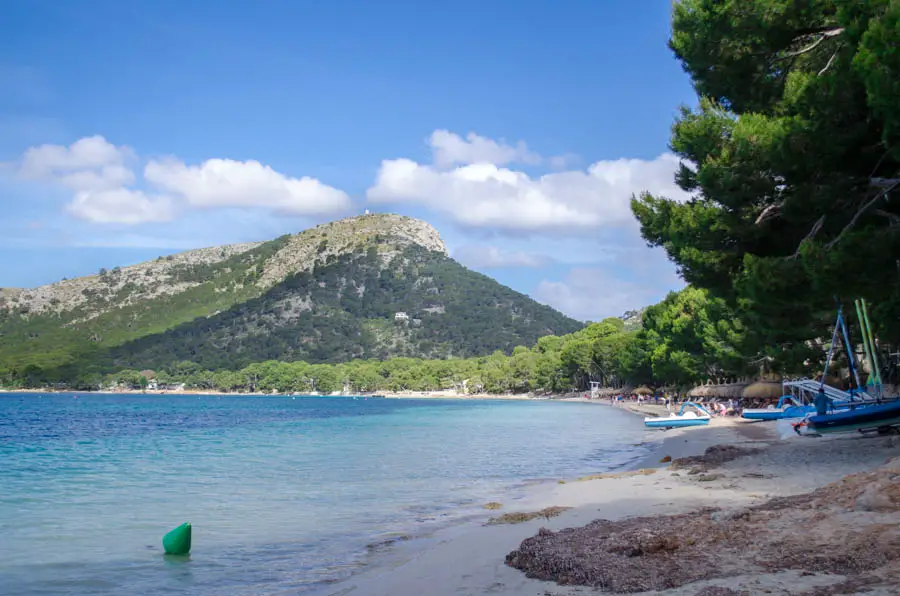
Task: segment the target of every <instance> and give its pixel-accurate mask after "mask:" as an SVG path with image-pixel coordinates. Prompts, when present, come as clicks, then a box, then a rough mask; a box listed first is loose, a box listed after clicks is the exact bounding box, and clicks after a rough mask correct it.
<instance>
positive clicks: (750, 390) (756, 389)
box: [741, 381, 784, 399]
mask: <svg viewBox="0 0 900 596" xmlns="http://www.w3.org/2000/svg"><path fill="white" fill-rule="evenodd" d="M783 393H784V390H783V389H782V387H781V383H776V382H774V381H757V382H755V383H751V384H749V385H747V387H746V388H744V390H743V392H742V393H741V397H747V398H751V399H778V398H779V397H781V396H782V394H783Z"/></svg>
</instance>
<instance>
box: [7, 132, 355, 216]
mask: <svg viewBox="0 0 900 596" xmlns="http://www.w3.org/2000/svg"><path fill="white" fill-rule="evenodd" d="M136 161H137V155H136V154H135V153H134V151H132V150H131V149H129V148H128V147H124V146H119V147H117V146H115V145H113V144H112V143H110V142H109V141H107V140H106V139H105V138H103V137H102V136H99V135H95V136H92V137H85V138H82V139H79V140H77V141H75V142H74V143H72V144H71V145H70V146H68V147H64V146H61V145H41V146H37V147H32V148H30V149H28V150H27V151H25V153H24V154H23V155H22V158H21V160H20V161H19V163H18V164H17V167H16V173H17V175H18V176H19V178H22V179H25V180H31V181H38V182H44V183H50V184H54V185H57V186H60V187H62V188H65V189H68V190H70V191H72V192H73V198H72V201H71V202H70V203H69V204H68V205H67V206H66V210H67V211H68V212H69V213H70V214H71V215H73V216H75V217H77V218H79V219H83V220H85V221H88V222H92V223H99V224H123V225H136V224H141V223H150V222H162V221H169V220H171V219H173V218H174V216H175V215H176V213H178V212H179V211H180V209H179V207H182V206H190V207H265V208H269V209H274V210H275V211H277V212H279V213H290V214H292V215H320V214H328V213H336V212H338V211H341V210H343V209H346V208H347V207H349V205H350V198H349V197H348V196H347V194H346V193H344V192H343V191H340V190H338V189H336V188H332V187H330V186H327V185H325V184H323V183H322V182H320V181H318V180H316V179H315V178H309V177H303V178H290V177H287V176H285V175H283V174H281V173H279V172H276V171H275V170H273V169H272V168H271V167H269V166H266V165H263V164H261V163H259V162H258V161H246V162H242V161H234V160H229V159H209V160H207V161H205V162H203V163H202V164H201V165H199V166H188V165H186V164H185V163H183V162H181V161H178V160H175V159H169V160H165V161H150V162H149V163H148V164H147V166H146V168H145V171H144V179H143V182H144V183H145V184H144V185H143V186H147V185H149V186H150V187H155V188H156V189H158V191H153V190H152V189H148V188H139V187H138V186H140V185H139V182H138V180H137V176H136V175H135V171H134V169H133V167H132V164H133V163H134V162H136Z"/></svg>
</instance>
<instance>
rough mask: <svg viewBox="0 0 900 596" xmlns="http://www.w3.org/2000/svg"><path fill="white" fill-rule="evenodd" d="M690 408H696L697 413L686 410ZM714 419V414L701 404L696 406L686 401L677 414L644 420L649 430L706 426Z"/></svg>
mask: <svg viewBox="0 0 900 596" xmlns="http://www.w3.org/2000/svg"><path fill="white" fill-rule="evenodd" d="M688 406H690V407H693V408H695V409H696V410H697V411H696V412H694V411H690V410H688V411H685V409H686V408H687V407H688ZM711 418H712V414H710V413H709V410H707V409H706V408H704V407H703V406H701V405H699V404H695V403H694V402H691V401H686V402H684V404H682V406H681V409H680V410H678V413H677V414H670V415H669V416H660V417H657V418H652V417H649V416H648V417H646V418H644V426H646V427H647V428H682V427H686V426H704V425H706V424H709V421H710V419H711Z"/></svg>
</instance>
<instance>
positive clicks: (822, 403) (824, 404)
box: [815, 387, 828, 416]
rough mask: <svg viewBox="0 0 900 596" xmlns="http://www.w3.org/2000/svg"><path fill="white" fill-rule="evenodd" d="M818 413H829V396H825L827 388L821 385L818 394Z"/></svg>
mask: <svg viewBox="0 0 900 596" xmlns="http://www.w3.org/2000/svg"><path fill="white" fill-rule="evenodd" d="M815 404H816V414H818V415H819V416H824V415H825V414H827V413H828V398H827V397H825V388H824V387H819V392H818V393H817V394H816V400H815Z"/></svg>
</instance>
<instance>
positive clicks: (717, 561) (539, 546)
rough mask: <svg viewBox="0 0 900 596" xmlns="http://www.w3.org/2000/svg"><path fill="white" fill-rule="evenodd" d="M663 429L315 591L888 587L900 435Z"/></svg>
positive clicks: (752, 427)
mask: <svg viewBox="0 0 900 596" xmlns="http://www.w3.org/2000/svg"><path fill="white" fill-rule="evenodd" d="M648 407H649V408H653V407H655V406H647V405H643V406H639V407H638V408H637V409H640V410H641V414H643V413H644V412H646V411H647V408H648ZM663 409H664V408H663ZM651 433H652V434H651ZM662 436H663V437H664V438H663V440H662V442H661V443H659V444H658V446H657V447H656V448H655V449H654V450H653V451H652V453H651V454H650V455H649V456H648V457H646V458H644V459H643V460H642V461H640V462H637V464H636V465H634V466H631V467H630V469H629V470H628V471H623V472H618V473H611V474H601V475H598V476H596V477H588V478H585V479H565V480H564V481H563V482H560V483H559V484H555V485H552V486H542V487H538V488H536V489H535V491H534V494H533V495H531V496H530V497H528V498H527V499H526V500H525V501H524V502H523V501H517V502H515V503H511V504H503V503H501V505H502V507H501V508H500V509H499V510H497V511H494V512H491V513H492V514H494V515H495V516H500V515H502V514H504V513H513V512H535V511H539V510H542V509H544V508H547V507H553V508H558V509H556V510H550V511H548V512H547V513H549V514H551V515H553V514H557V513H558V512H559V511H562V512H561V513H558V514H557V515H556V516H555V517H552V516H551V517H543V516H539V517H537V518H535V519H532V520H530V521H524V522H522V523H514V524H510V523H500V524H498V523H485V522H484V521H481V522H478V523H472V524H469V525H466V526H463V527H457V528H453V529H449V530H446V531H444V532H441V533H439V534H437V535H435V536H433V537H431V539H429V540H425V541H422V542H421V543H420V541H411V542H409V543H407V544H406V545H403V546H399V547H398V548H397V549H396V552H394V553H393V554H392V557H391V560H390V563H389V564H383V565H379V566H374V567H373V568H371V569H369V570H366V571H364V572H362V573H360V574H359V575H356V576H355V577H353V578H351V579H350V580H348V581H346V582H342V583H340V584H336V585H335V586H333V587H332V589H331V590H330V591H328V592H326V593H327V594H329V596H339V595H340V596H343V595H353V596H388V595H390V596H404V595H409V596H419V595H422V594H428V595H430V596H443V595H447V596H450V595H454V596H460V595H472V596H475V595H483V594H494V595H500V596H513V595H516V596H564V595H570V594H588V593H595V592H596V589H597V588H602V589H603V592H602V593H608V594H625V593H628V594H644V595H649V594H666V595H672V596H688V595H690V596H694V595H697V596H729V595H738V594H764V593H765V594H815V595H819V596H824V595H829V594H854V593H859V590H862V589H865V590H869V591H867V592H866V593H868V594H896V593H897V591H896V588H895V587H894V584H895V583H896V581H897V579H898V577H900V564H898V561H900V530H898V524H897V522H898V521H900V490H897V489H898V488H900V482H898V479H900V459H894V460H892V458H894V457H896V456H897V455H900V437H893V436H878V435H865V436H863V435H858V434H847V435H843V436H841V435H838V436H834V437H825V438H804V437H796V438H792V439H787V440H782V439H781V438H779V436H778V435H777V433H776V432H775V428H774V427H773V426H772V425H771V424H769V425H766V424H765V423H749V422H746V421H743V420H740V419H735V418H716V419H714V420H713V422H712V424H710V426H708V427H701V428H693V429H682V430H678V431H665V432H664V433H662ZM659 439H660V433H655V432H653V431H648V440H657V441H658V440H659ZM888 462H890V463H888ZM845 477H846V478H845ZM833 483H835V484H833ZM823 487H824V488H823ZM685 514H687V515H685ZM595 520H601V521H595ZM567 528H568V529H570V530H565V531H563V532H560V530H564V529H567ZM507 561H508V562H509V564H507ZM560 583H561V584H564V585H560Z"/></svg>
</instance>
